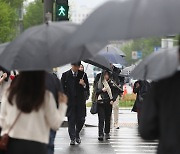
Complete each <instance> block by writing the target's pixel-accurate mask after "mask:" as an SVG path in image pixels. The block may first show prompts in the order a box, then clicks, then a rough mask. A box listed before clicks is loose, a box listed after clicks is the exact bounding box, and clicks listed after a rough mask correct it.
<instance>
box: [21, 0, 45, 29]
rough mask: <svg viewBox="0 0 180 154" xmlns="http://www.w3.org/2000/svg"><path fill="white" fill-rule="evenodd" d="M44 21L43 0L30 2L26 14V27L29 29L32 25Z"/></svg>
mask: <svg viewBox="0 0 180 154" xmlns="http://www.w3.org/2000/svg"><path fill="white" fill-rule="evenodd" d="M42 23H43V3H42V0H35V1H34V2H32V3H30V4H29V5H28V6H27V8H26V14H25V15H24V28H25V29H27V28H29V27H31V26H35V25H39V24H42Z"/></svg>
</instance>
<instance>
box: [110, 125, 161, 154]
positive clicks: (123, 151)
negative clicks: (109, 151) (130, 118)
mask: <svg viewBox="0 0 180 154" xmlns="http://www.w3.org/2000/svg"><path fill="white" fill-rule="evenodd" d="M135 130H136V131H135ZM109 141H110V144H111V147H112V148H113V149H114V151H115V153H116V154H146V153H148V154H155V153H156V149H157V146H158V141H149V142H146V141H144V140H143V139H141V138H140V137H139V134H138V132H137V128H136V129H135V128H134V129H130V128H125V129H119V130H118V131H117V130H114V131H112V133H111V139H110V140H109Z"/></svg>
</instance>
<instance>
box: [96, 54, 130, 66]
mask: <svg viewBox="0 0 180 154" xmlns="http://www.w3.org/2000/svg"><path fill="white" fill-rule="evenodd" d="M99 54H100V55H102V56H104V57H105V58H106V59H107V60H108V61H110V62H111V63H112V64H121V65H125V64H126V61H125V59H124V58H123V57H122V56H120V55H119V54H117V53H114V52H103V53H102V52H101V53H99Z"/></svg>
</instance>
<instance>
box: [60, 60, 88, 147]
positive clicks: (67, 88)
mask: <svg viewBox="0 0 180 154" xmlns="http://www.w3.org/2000/svg"><path fill="white" fill-rule="evenodd" d="M80 65H81V62H78V63H73V64H72V68H71V69H70V70H69V71H67V72H65V73H63V75H62V78H61V81H62V85H63V89H64V92H65V94H66V95H67V96H68V110H67V117H68V131H69V136H70V139H71V143H70V145H75V142H77V143H78V144H80V143H81V139H80V136H79V133H80V131H81V129H82V127H83V125H84V123H85V117H86V96H85V93H86V92H87V91H88V92H89V83H88V78H87V75H86V73H84V72H82V71H79V66H80Z"/></svg>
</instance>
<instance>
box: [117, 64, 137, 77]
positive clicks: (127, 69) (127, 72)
mask: <svg viewBox="0 0 180 154" xmlns="http://www.w3.org/2000/svg"><path fill="white" fill-rule="evenodd" d="M135 67H136V65H131V66H128V67H125V68H124V69H123V70H122V71H121V73H120V76H129V75H130V74H131V72H132V71H133V70H134V69H135Z"/></svg>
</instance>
